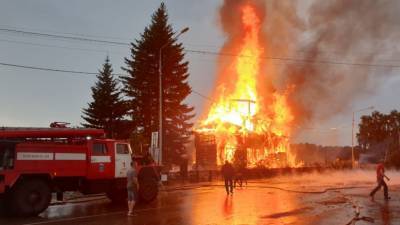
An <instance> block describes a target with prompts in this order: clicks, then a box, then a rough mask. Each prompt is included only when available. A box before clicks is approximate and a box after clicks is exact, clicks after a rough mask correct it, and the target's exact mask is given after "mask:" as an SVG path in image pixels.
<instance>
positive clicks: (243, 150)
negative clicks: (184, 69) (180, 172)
mask: <svg viewBox="0 0 400 225" xmlns="http://www.w3.org/2000/svg"><path fill="white" fill-rule="evenodd" d="M240 2H241V3H240V4H239V3H238V4H237V5H236V6H235V7H236V8H234V9H233V11H232V13H235V15H236V13H237V14H238V15H240V16H238V17H234V18H233V17H232V18H230V19H231V20H230V23H232V24H230V25H229V26H232V27H230V28H229V29H225V31H226V32H227V35H228V38H227V40H228V41H227V43H226V44H225V46H224V48H223V51H227V50H231V51H235V52H237V54H233V55H232V57H231V58H230V59H229V60H228V61H229V63H227V62H226V60H225V61H224V63H220V69H219V71H218V74H217V75H218V78H217V83H216V88H215V89H214V93H213V95H212V99H213V101H212V103H211V104H210V106H209V108H208V110H207V111H206V112H205V113H204V114H203V119H202V120H200V121H199V122H198V124H197V128H196V129H195V133H196V136H195V139H196V141H195V142H196V152H197V153H196V155H197V160H196V161H197V164H198V165H201V164H204V165H207V166H211V165H213V164H216V165H221V164H223V163H224V161H225V160H228V161H231V162H234V163H239V164H242V165H245V166H248V167H254V166H258V165H261V166H266V167H283V166H287V165H290V156H288V154H287V153H288V151H289V148H290V145H289V137H290V132H291V122H292V121H293V119H294V117H293V114H292V112H291V108H290V107H289V105H288V102H287V96H288V93H289V91H290V88H289V87H288V88H286V89H284V90H283V91H277V90H276V89H274V88H272V86H273V85H271V83H272V81H271V80H272V77H273V74H270V73H273V69H271V68H270V69H268V70H266V69H265V67H266V66H267V65H265V60H263V57H265V55H266V51H265V48H266V46H267V45H266V43H265V42H264V39H263V37H264V34H263V29H262V24H263V20H264V19H265V18H264V16H263V12H260V10H261V9H258V8H257V7H256V6H255V5H252V4H250V3H248V2H246V1H240ZM235 10H236V11H235Z"/></svg>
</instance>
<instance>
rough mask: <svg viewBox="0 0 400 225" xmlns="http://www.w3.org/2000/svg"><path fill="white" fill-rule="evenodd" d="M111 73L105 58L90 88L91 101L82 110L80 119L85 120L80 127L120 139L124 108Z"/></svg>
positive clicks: (110, 66) (107, 59)
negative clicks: (95, 80)
mask: <svg viewBox="0 0 400 225" xmlns="http://www.w3.org/2000/svg"><path fill="white" fill-rule="evenodd" d="M112 72H113V69H112V65H111V64H110V60H109V58H108V56H107V58H106V61H105V63H104V64H103V68H102V70H100V71H99V74H98V75H97V82H96V84H95V85H94V86H93V87H92V88H91V89H92V98H93V101H92V102H90V103H88V107H87V108H84V109H83V110H82V112H83V114H84V115H82V118H83V119H84V120H85V123H82V125H83V126H84V127H88V128H98V129H104V131H105V132H106V137H108V138H121V135H122V134H123V133H124V131H123V130H122V125H123V117H124V115H125V113H126V107H125V103H124V101H122V99H121V97H120V90H119V88H118V82H117V80H116V79H115V78H114V77H113V75H112Z"/></svg>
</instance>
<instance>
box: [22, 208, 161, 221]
mask: <svg viewBox="0 0 400 225" xmlns="http://www.w3.org/2000/svg"><path fill="white" fill-rule="evenodd" d="M162 208H168V207H158V208H147V209H137V210H135V212H136V213H137V212H145V211H150V210H155V209H162ZM126 213H127V211H126V210H124V211H117V212H112V213H102V214H97V215H91V216H78V217H72V218H65V219H55V220H50V221H42V222H35V223H24V224H22V225H40V224H52V223H62V222H68V221H74V220H82V219H90V218H95V217H102V216H111V215H118V214H126Z"/></svg>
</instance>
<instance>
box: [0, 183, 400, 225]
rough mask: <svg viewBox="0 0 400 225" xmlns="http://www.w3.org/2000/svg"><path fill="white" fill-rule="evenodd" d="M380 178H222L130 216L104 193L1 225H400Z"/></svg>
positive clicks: (395, 197)
mask: <svg viewBox="0 0 400 225" xmlns="http://www.w3.org/2000/svg"><path fill="white" fill-rule="evenodd" d="M374 185H375V183H374V181H362V182H353V183H352V182H347V183H340V182H339V183H338V182H318V177H315V178H313V177H311V178H307V179H292V178H288V177H285V178H279V177H276V178H272V179H264V180H251V181H249V183H248V185H247V186H244V187H243V188H236V189H235V190H234V193H233V195H226V193H225V189H224V188H223V186H222V182H212V183H203V184H186V185H184V186H177V187H163V188H162V190H161V192H160V194H159V196H158V199H157V200H156V201H154V202H152V203H151V204H147V205H137V206H136V207H135V212H136V214H137V215H136V216H134V217H127V216H126V206H125V205H114V204H112V203H110V201H109V200H108V199H107V198H105V197H104V196H92V197H90V198H80V199H79V198H78V199H74V200H73V201H69V202H66V203H63V204H55V205H52V206H50V207H49V208H48V209H47V210H46V211H45V212H44V213H42V214H40V215H39V216H38V217H35V218H11V217H5V216H1V217H0V225H3V224H4V225H67V224H76V225H78V224H79V225H81V224H82V225H110V224H115V225H125V224H143V225H174V224H185V225H186V224H193V225H195V224H196V225H197V224H209V225H214V224H215V225H217V224H218V225H219V224H221V225H225V224H226V225H228V224H229V225H231V224H237V225H239V224H240V225H243V224H271V225H273V224H282V225H283V224H293V225H295V224H296V225H303V224H312V225H314V224H324V225H329V224H332V225H338V224H339V225H340V224H343V225H345V224H358V225H361V224H385V225H387V224H400V185H399V184H393V185H390V184H389V185H390V186H389V187H390V194H391V197H392V199H391V200H390V201H385V200H384V199H383V194H382V193H381V192H382V191H380V192H378V193H377V195H376V197H375V199H374V200H371V199H370V198H369V196H368V193H369V191H370V190H371V189H372V188H373V186H374Z"/></svg>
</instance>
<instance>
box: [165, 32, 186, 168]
mask: <svg viewBox="0 0 400 225" xmlns="http://www.w3.org/2000/svg"><path fill="white" fill-rule="evenodd" d="M188 30H189V27H185V28H183V29H182V30H181V31H180V32H179V33H178V34H176V35H175V36H174V37H173V39H177V38H178V37H179V36H180V35H181V34H183V33H185V32H186V31H188ZM168 44H170V41H167V43H165V44H163V45H162V46H161V47H160V50H159V55H158V56H159V58H158V82H159V104H160V105H159V112H158V116H159V118H158V120H159V122H158V125H159V127H158V136H159V137H158V140H159V145H158V149H159V151H160V152H159V153H160V154H159V155H158V164H159V165H162V149H163V135H162V131H163V120H162V118H163V113H162V110H163V107H162V105H163V86H162V50H163V49H164V48H165V47H166V46H167V45H168Z"/></svg>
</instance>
